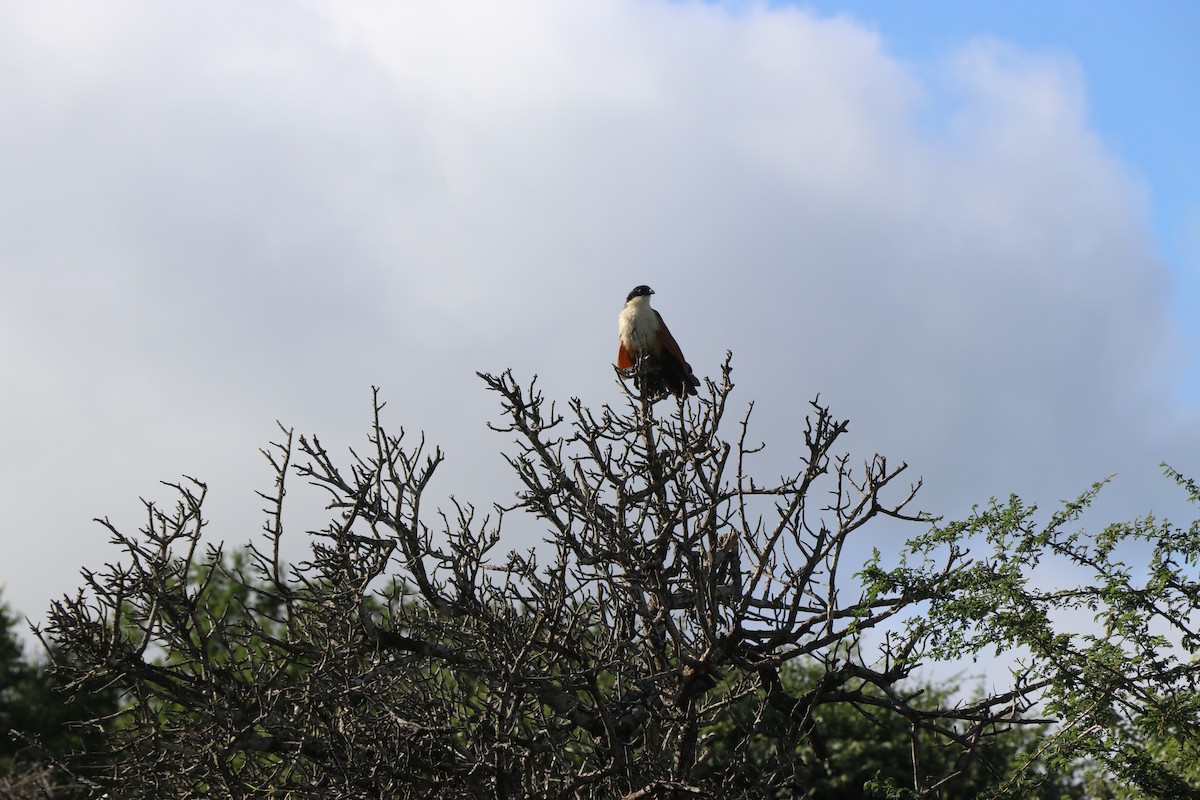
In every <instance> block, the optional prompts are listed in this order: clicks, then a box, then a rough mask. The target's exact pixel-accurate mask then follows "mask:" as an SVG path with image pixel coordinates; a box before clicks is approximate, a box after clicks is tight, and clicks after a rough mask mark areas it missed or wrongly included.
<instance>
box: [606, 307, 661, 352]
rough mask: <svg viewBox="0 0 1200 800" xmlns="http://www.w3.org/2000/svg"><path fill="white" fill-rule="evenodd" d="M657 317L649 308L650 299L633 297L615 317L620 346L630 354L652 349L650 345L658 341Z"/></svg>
mask: <svg viewBox="0 0 1200 800" xmlns="http://www.w3.org/2000/svg"><path fill="white" fill-rule="evenodd" d="M659 327H660V326H659V322H658V315H657V314H655V313H654V309H652V308H650V298H648V297H635V298H633V299H632V300H630V301H629V302H628V303H626V304H625V308H623V309H621V315H620V316H619V317H617V335H618V336H620V337H621V344H623V345H625V349H627V350H629V351H630V352H631V353H634V354H636V353H641V352H643V351H645V350H647V349H654V348H653V345H652V343H653V342H656V341H657V339H658V329H659Z"/></svg>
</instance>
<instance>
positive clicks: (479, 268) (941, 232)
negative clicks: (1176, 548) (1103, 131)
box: [0, 0, 1194, 617]
mask: <svg viewBox="0 0 1200 800" xmlns="http://www.w3.org/2000/svg"><path fill="white" fill-rule="evenodd" d="M885 37H886V31H885V32H883V33H882V34H881V33H877V32H873V31H871V30H869V29H868V28H866V27H865V26H863V25H861V24H860V23H858V22H857V21H855V20H854V19H853V18H850V17H819V16H816V15H814V14H812V13H808V12H805V11H802V10H797V9H794V8H788V7H780V8H777V7H768V6H766V5H763V4H742V3H733V4H701V3H665V2H634V1H633V0H618V1H617V2H613V1H611V0H603V2H602V1H601V0H586V1H585V2H576V3H570V4H563V3H553V2H539V1H537V0H530V1H529V2H521V3H506V4H503V5H499V4H493V3H488V2H483V1H482V0H480V1H479V2H470V1H466V0H464V1H463V2H455V3H453V4H432V5H430V4H409V3H402V4H392V3H374V2H338V3H332V2H329V3H323V2H315V1H314V2H310V3H305V4H274V3H266V4H255V5H253V6H248V5H246V4H240V3H233V2H224V3H211V4H205V6H204V7H203V10H201V9H200V8H199V7H194V8H186V7H180V6H167V5H162V4H152V3H132V2H130V3H120V2H115V3H107V4H105V5H104V7H103V8H99V7H93V6H91V5H89V4H84V3H78V4H72V3H65V4H53V5H49V4H34V5H29V4H6V5H4V6H3V7H0V106H3V107H4V108H5V109H6V111H5V122H4V123H3V125H2V126H0V186H2V188H0V262H2V263H3V264H4V268H3V278H2V281H3V285H2V291H0V348H2V349H3V355H4V363H5V372H4V383H5V389H4V394H5V401H4V403H5V414H4V421H3V429H2V430H3V434H2V436H3V440H2V446H3V450H4V452H5V454H6V457H5V459H4V460H3V462H2V466H0V469H2V470H3V473H2V474H0V486H2V487H3V488H2V489H0V492H2V493H3V494H2V495H0V509H2V513H3V526H4V529H5V530H6V531H7V534H6V536H7V540H8V542H9V543H10V548H9V554H8V558H6V563H7V565H8V567H7V568H6V569H5V570H4V572H3V574H0V582H3V583H4V585H5V594H4V598H5V599H6V600H8V601H9V602H10V603H12V604H13V605H15V606H16V607H17V608H20V609H21V610H22V611H24V612H26V613H28V614H30V615H32V616H35V617H36V616H37V615H39V614H40V613H41V610H42V609H43V608H44V605H45V602H46V601H47V600H48V598H49V597H50V596H53V595H57V594H60V593H62V592H67V591H70V590H71V589H72V588H73V587H74V586H75V585H77V583H78V580H77V570H78V568H79V567H80V566H82V565H85V564H86V565H90V566H93V567H95V566H97V565H98V564H99V563H101V562H102V561H103V560H105V559H106V558H109V557H111V556H112V553H111V551H110V550H109V549H108V548H107V545H106V544H105V541H104V535H103V533H102V531H101V530H100V529H99V527H98V526H96V525H94V524H92V523H90V522H89V520H90V519H91V518H92V517H94V516H103V515H110V516H112V517H113V519H114V521H117V522H120V523H122V524H124V525H127V526H129V527H132V526H134V525H136V524H137V523H138V522H139V521H140V516H139V513H140V512H139V508H140V507H139V505H138V504H137V501H136V498H137V496H138V495H139V494H142V495H145V496H148V497H161V496H166V495H165V493H164V492H159V491H157V490H156V488H155V487H156V482H157V481H158V480H161V479H175V478H177V477H178V476H179V475H180V474H181V473H185V474H191V475H196V476H197V477H201V478H204V479H206V480H207V481H209V483H210V485H211V487H212V489H213V497H212V499H213V508H212V511H213V514H214V521H213V535H214V537H216V538H223V539H227V540H228V541H230V542H241V541H245V540H246V539H248V538H249V537H251V536H253V535H254V534H255V531H256V530H257V527H258V525H259V516H258V513H257V507H258V505H259V503H258V501H257V499H256V498H254V496H253V493H252V492H253V489H255V488H264V487H266V486H268V485H269V482H270V475H269V473H268V472H267V470H266V468H265V465H264V464H262V463H261V462H260V461H259V460H258V456H257V448H258V447H259V446H260V445H263V444H265V443H266V441H267V440H268V439H271V438H273V437H274V436H276V435H277V433H276V430H275V428H274V420H276V419H279V420H282V421H283V422H284V423H285V424H288V425H295V426H297V428H298V429H299V430H300V431H314V432H317V433H319V434H321V436H322V439H323V441H326V442H327V443H329V444H332V443H334V442H338V443H354V442H358V441H361V437H362V436H363V434H364V433H365V428H366V423H367V420H368V411H369V405H368V404H369V387H370V386H371V385H379V386H381V387H383V390H384V394H385V397H386V398H387V399H388V400H389V403H390V404H389V408H388V413H389V415H390V419H391V420H392V421H393V423H394V424H402V425H404V426H405V427H406V428H407V429H408V430H410V431H412V432H414V433H415V432H416V431H419V430H424V431H426V433H427V434H428V437H429V439H430V441H431V442H433V443H437V444H440V445H442V446H443V447H444V448H445V449H446V450H447V451H448V454H449V456H450V459H451V460H450V462H449V463H448V464H447V467H446V470H445V472H446V475H445V476H444V477H443V480H442V481H441V489H442V491H444V492H446V493H447V494H449V493H451V492H452V493H454V494H455V495H457V496H458V497H460V498H463V499H471V500H474V501H475V502H477V503H478V504H480V505H481V506H484V507H486V506H487V504H488V503H490V502H491V501H493V500H498V501H505V500H507V499H508V498H509V497H511V492H512V491H513V490H514V489H515V486H514V485H513V483H512V481H510V480H509V479H508V476H507V474H506V472H505V470H504V469H503V468H502V462H501V460H500V458H499V457H498V455H497V452H498V450H499V448H500V447H502V446H503V444H504V442H503V440H502V439H499V438H498V437H497V436H496V435H494V434H490V433H488V432H487V431H486V429H485V427H484V422H485V421H486V420H488V419H492V418H494V416H495V414H494V411H493V409H494V404H493V403H492V400H491V398H489V397H488V396H486V395H485V394H484V392H483V390H482V387H481V385H480V384H479V382H478V380H477V379H476V378H475V376H474V372H475V371H476V370H490V371H498V370H502V369H505V368H508V367H512V368H513V369H514V371H515V372H516V373H517V374H518V375H524V376H531V375H533V374H534V373H536V374H538V375H539V376H540V379H541V381H542V382H543V384H544V386H545V388H546V390H547V392H548V393H550V394H551V395H553V396H556V397H558V398H562V399H565V398H566V397H567V396H572V395H575V396H579V397H581V398H583V399H584V400H585V401H586V402H587V403H589V404H591V405H593V406H598V405H600V404H602V403H605V402H613V401H615V400H616V399H617V392H616V389H615V387H614V386H613V383H612V372H611V368H610V366H609V365H610V364H611V363H612V361H613V359H614V358H615V335H616V334H615V324H616V314H617V312H618V311H619V310H620V307H621V305H622V303H623V300H624V296H625V294H626V293H627V292H628V290H629V288H631V287H632V286H633V285H635V284H639V283H648V284H650V285H651V286H653V287H654V288H655V289H656V290H657V292H658V294H657V296H656V305H657V306H658V308H659V309H660V310H661V311H662V312H663V314H664V316H665V317H666V318H667V319H668V320H669V321H670V324H671V327H672V330H673V331H674V332H675V334H676V336H677V337H678V338H679V339H680V341H681V344H682V345H683V347H684V349H685V352H686V353H687V355H688V358H689V360H690V361H691V362H692V364H693V366H694V367H695V368H696V371H697V372H698V373H700V374H705V373H707V374H715V373H716V371H717V367H718V365H719V363H720V361H721V358H722V357H723V354H724V352H725V351H726V350H732V351H733V352H734V365H735V372H734V377H735V380H736V382H737V383H738V387H739V395H738V396H739V397H740V398H741V399H742V400H743V401H745V402H748V401H749V400H751V399H753V400H755V401H756V403H757V405H756V411H755V414H756V422H755V430H756V432H757V434H758V436H759V437H761V438H763V439H766V440H767V441H768V442H769V443H770V444H771V448H770V449H769V450H768V453H767V454H766V456H764V461H763V464H764V467H765V469H766V470H767V471H768V472H772V471H777V470H783V469H786V468H787V465H789V464H790V463H791V460H792V453H793V452H794V446H795V444H796V443H797V442H798V440H799V435H800V430H801V429H802V425H801V423H800V421H799V419H798V415H799V414H800V413H801V412H802V411H803V410H804V408H805V405H806V402H807V400H808V399H811V398H812V397H813V396H815V395H816V394H817V393H820V394H821V397H822V399H823V400H824V401H827V402H829V403H831V404H833V406H834V410H835V411H836V412H838V413H839V414H840V415H842V416H846V417H849V418H850V419H851V421H852V424H851V431H852V434H853V435H854V437H855V438H854V443H853V444H854V446H855V448H856V452H861V454H862V455H863V456H866V455H869V452H874V451H875V450H879V451H881V452H884V453H886V454H888V455H889V456H890V457H893V458H897V459H904V460H906V461H907V462H908V463H909V464H910V466H911V468H912V470H913V472H914V477H915V476H916V475H918V474H919V475H923V476H924V477H925V478H926V481H927V490H926V491H925V492H924V501H923V502H922V505H923V506H924V507H926V508H928V509H929V510H931V511H935V512H940V511H947V512H949V513H962V511H963V510H964V509H965V508H967V507H969V506H970V504H971V503H974V502H979V501H982V500H986V498H987V497H988V496H991V495H997V494H998V495H1005V494H1007V493H1008V492H1010V491H1015V492H1018V493H1020V494H1022V495H1023V496H1027V497H1028V498H1029V499H1031V500H1034V501H1039V502H1044V503H1053V502H1054V501H1057V500H1060V499H1065V498H1068V497H1073V496H1074V495H1075V494H1077V493H1078V491H1080V490H1081V489H1083V488H1085V487H1086V486H1087V485H1088V484H1090V483H1091V482H1092V481H1093V480H1097V479H1100V478H1103V477H1105V476H1107V475H1109V474H1111V473H1114V472H1120V473H1121V478H1120V479H1119V480H1118V482H1117V484H1116V485H1115V487H1114V490H1113V492H1112V493H1110V495H1111V499H1110V500H1108V501H1106V503H1107V505H1106V506H1104V508H1105V510H1106V512H1107V511H1109V510H1111V511H1112V512H1113V513H1114V514H1118V515H1125V516H1132V515H1134V514H1138V513H1143V512H1145V511H1148V510H1150V509H1152V508H1153V509H1155V510H1158V509H1160V508H1162V507H1163V505H1164V504H1167V505H1169V504H1170V503H1171V502H1173V499H1172V498H1173V497H1174V494H1173V493H1172V492H1171V491H1170V487H1167V486H1165V484H1164V483H1163V482H1162V481H1161V480H1160V479H1159V478H1158V477H1157V467H1156V465H1157V463H1158V461H1160V460H1162V459H1167V460H1171V461H1172V462H1173V463H1175V464H1176V465H1177V466H1179V467H1181V468H1183V469H1185V470H1186V469H1187V468H1188V467H1189V466H1190V464H1189V463H1188V459H1189V458H1192V455H1191V454H1192V453H1193V452H1194V447H1193V445H1194V436H1193V435H1192V433H1191V428H1190V427H1188V426H1187V424H1186V423H1187V422H1188V419H1187V418H1186V417H1185V415H1183V414H1182V413H1181V412H1180V410H1179V409H1178V408H1176V407H1175V406H1174V405H1173V401H1172V397H1171V391H1170V390H1171V386H1172V385H1173V384H1174V383H1175V382H1177V381H1178V376H1179V372H1180V369H1181V366H1180V364H1178V363H1177V356H1176V354H1175V349H1174V348H1175V345H1174V339H1173V336H1174V333H1173V331H1172V330H1170V328H1169V327H1168V315H1167V309H1168V305H1169V302H1170V286H1169V282H1168V276H1167V272H1166V269H1165V267H1164V265H1163V263H1162V262H1161V260H1160V259H1159V257H1158V255H1157V253H1156V251H1155V246H1154V243H1153V242H1152V241H1151V240H1150V238H1149V235H1148V233H1147V220H1146V207H1147V202H1148V200H1147V192H1148V189H1147V187H1145V186H1143V185H1142V184H1141V183H1140V181H1139V179H1138V178H1137V175H1136V172H1135V171H1134V170H1133V169H1132V167H1131V166H1130V165H1127V164H1122V163H1120V162H1119V161H1118V160H1116V158H1115V157H1114V156H1113V155H1112V154H1111V153H1110V152H1109V151H1108V150H1107V149H1106V147H1105V144H1104V142H1103V141H1101V140H1099V139H1098V138H1097V136H1096V134H1095V133H1094V131H1093V130H1092V129H1091V128H1090V127H1089V122H1088V111H1087V98H1086V76H1085V75H1082V74H1080V71H1079V68H1078V67H1077V65H1076V64H1074V63H1073V62H1072V61H1071V60H1070V59H1068V58H1065V57H1063V56H1061V55H1059V56H1052V55H1046V54H1040V53H1031V52H1026V51H1022V50H1020V49H1018V48H1016V47H1015V46H1013V45H1011V44H1008V43H1005V42H1000V41H989V40H974V41H969V42H964V43H962V45H961V47H960V48H959V49H958V50H957V51H956V52H955V53H954V54H953V55H952V56H950V57H948V58H946V59H945V60H944V61H942V62H939V63H937V64H933V65H914V64H908V63H905V62H903V61H900V60H898V59H896V58H895V57H893V56H891V55H889V53H888V48H887V42H886V38H885ZM867 451H869V452H867ZM513 544H519V542H514V543H513Z"/></svg>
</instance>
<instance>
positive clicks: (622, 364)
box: [617, 286, 700, 400]
mask: <svg viewBox="0 0 1200 800" xmlns="http://www.w3.org/2000/svg"><path fill="white" fill-rule="evenodd" d="M652 294H654V290H653V289H651V288H650V287H649V286H637V287H635V288H634V290H633V291H632V292H630V293H629V296H628V297H626V298H625V308H624V309H622V310H621V316H620V317H618V318H617V336H618V339H619V340H620V349H619V350H618V351H617V369H619V370H621V371H622V372H624V373H625V374H630V373H632V375H633V385H634V386H636V387H637V388H638V390H639V391H640V392H641V393H642V396H643V397H647V398H650V399H651V400H657V399H658V398H659V397H661V396H664V395H666V393H667V392H670V393H671V394H673V395H675V396H676V397H683V396H684V395H685V394H695V393H696V387H697V386H699V385H700V381H699V380H697V378H696V376H695V375H693V374H692V368H691V366H690V365H689V364H688V363H687V359H685V358H684V357H683V352H682V351H680V349H679V345H678V344H676V342H675V337H674V336H672V335H671V331H670V330H668V329H667V326H666V324H665V323H664V322H663V319H662V317H661V316H659V314H658V312H657V311H655V310H654V309H653V308H651V307H650V295H652Z"/></svg>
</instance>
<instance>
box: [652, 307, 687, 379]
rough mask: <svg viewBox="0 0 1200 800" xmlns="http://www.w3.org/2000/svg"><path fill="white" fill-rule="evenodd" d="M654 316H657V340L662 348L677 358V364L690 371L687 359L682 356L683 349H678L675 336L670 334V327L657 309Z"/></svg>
mask: <svg viewBox="0 0 1200 800" xmlns="http://www.w3.org/2000/svg"><path fill="white" fill-rule="evenodd" d="M654 316H656V317H658V342H659V344H661V345H662V347H663V349H664V350H666V351H667V352H668V353H670V354H671V355H673V356H674V357H675V358H677V359H679V365H680V366H681V367H683V368H684V370H686V371H691V369H692V368H691V366H689V365H688V363H687V359H686V358H684V357H683V351H682V350H680V349H679V344H678V343H677V342H676V341H675V337H674V336H672V335H671V329H670V328H668V327H667V324H666V323H665V322H663V318H662V315H661V314H659V313H658V312H657V311H655V312H654Z"/></svg>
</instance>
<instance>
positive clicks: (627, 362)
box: [617, 344, 633, 369]
mask: <svg viewBox="0 0 1200 800" xmlns="http://www.w3.org/2000/svg"><path fill="white" fill-rule="evenodd" d="M632 366H633V356H631V355H630V354H629V351H628V350H626V349H625V345H624V344H622V345H621V347H620V349H619V350H617V369H629V368H630V367H632Z"/></svg>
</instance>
